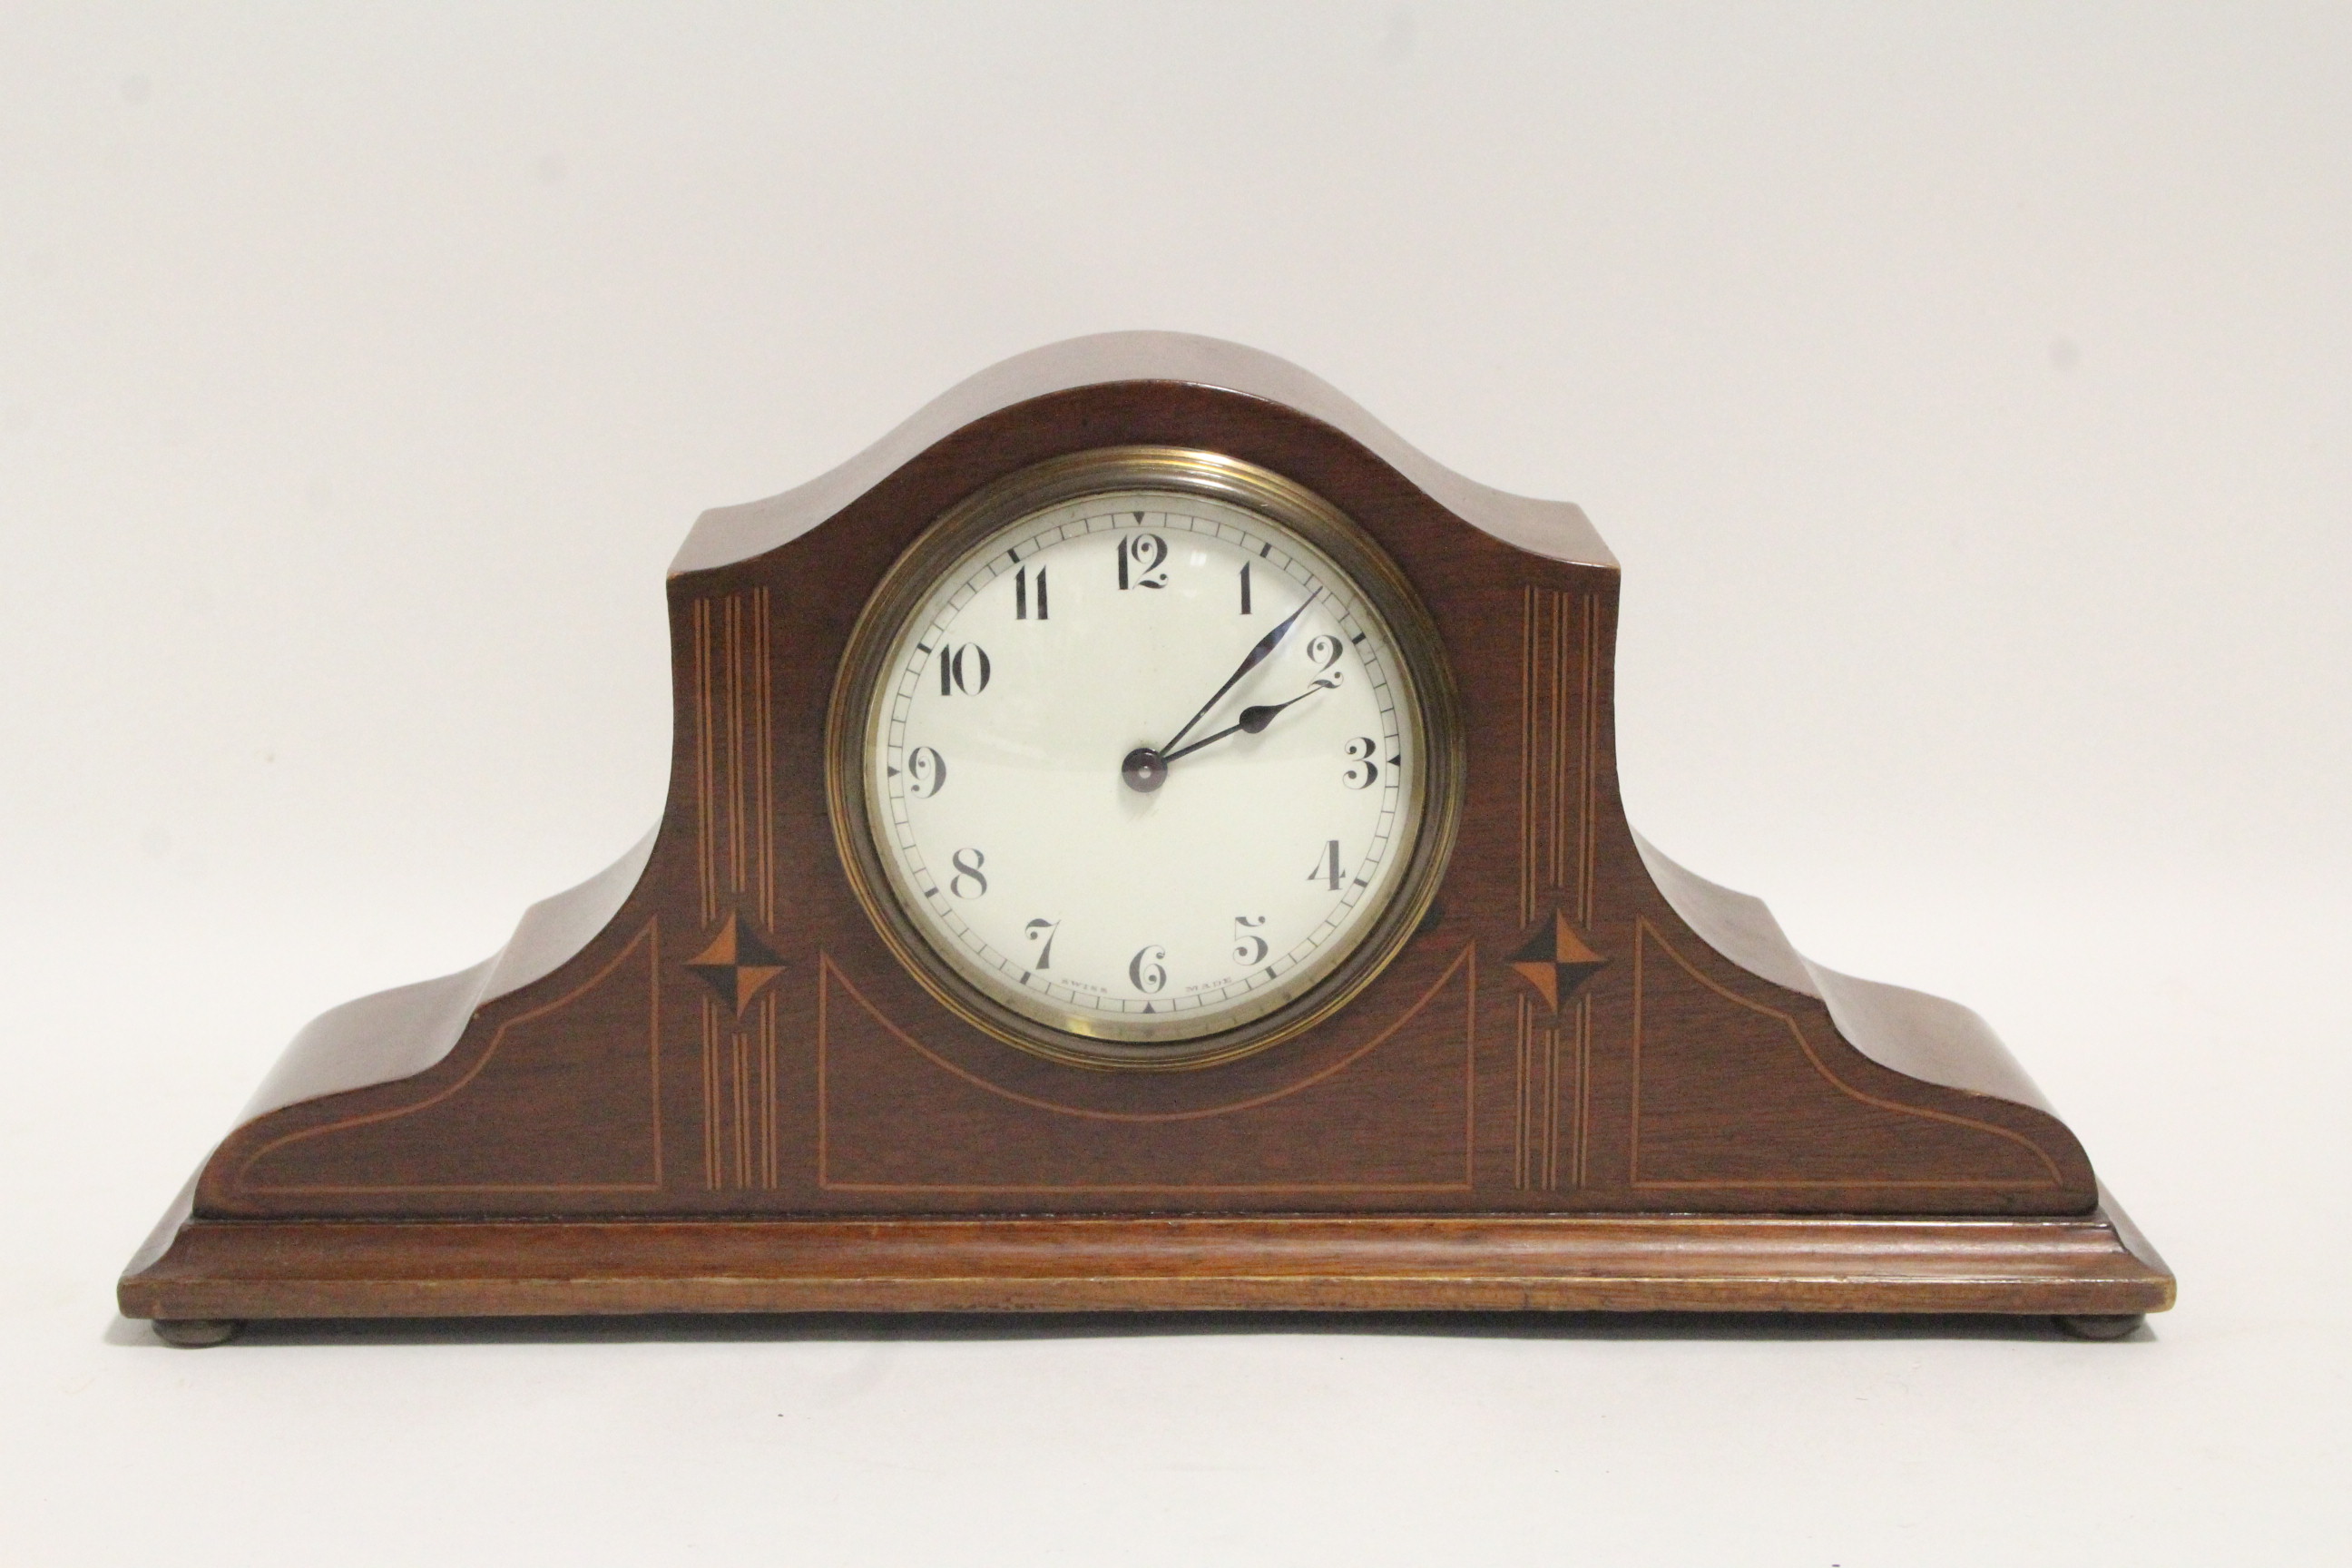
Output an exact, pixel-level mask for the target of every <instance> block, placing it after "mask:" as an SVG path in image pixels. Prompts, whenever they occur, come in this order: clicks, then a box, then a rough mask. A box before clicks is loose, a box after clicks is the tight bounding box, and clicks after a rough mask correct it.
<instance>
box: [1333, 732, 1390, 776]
mask: <svg viewBox="0 0 2352 1568" xmlns="http://www.w3.org/2000/svg"><path fill="white" fill-rule="evenodd" d="M1379 750H1380V747H1379V745H1378V744H1377V743H1375V742H1373V740H1372V738H1371V737H1370V735H1359V736H1357V737H1356V738H1355V739H1354V740H1352V741H1350V742H1348V760H1349V763H1351V764H1353V765H1352V766H1350V767H1349V769H1348V770H1347V772H1345V773H1341V774H1340V775H1339V782H1340V783H1341V784H1346V785H1347V786H1348V787H1349V789H1370V788H1371V787H1372V785H1373V784H1374V783H1375V782H1377V781H1378V780H1379V778H1380V776H1381V764H1380V763H1376V762H1374V761H1372V756H1373V753H1374V752H1378V751H1379Z"/></svg>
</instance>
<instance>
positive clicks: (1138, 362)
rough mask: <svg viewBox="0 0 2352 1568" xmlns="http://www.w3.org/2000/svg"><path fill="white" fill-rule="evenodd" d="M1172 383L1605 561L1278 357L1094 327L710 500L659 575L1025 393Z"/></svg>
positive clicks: (1556, 550)
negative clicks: (1341, 438) (803, 469)
mask: <svg viewBox="0 0 2352 1568" xmlns="http://www.w3.org/2000/svg"><path fill="white" fill-rule="evenodd" d="M1139 381H1140V382H1177V383H1181V384H1188V385H1195V386H1209V387H1215V388H1219V389H1221V390H1223V391H1228V392H1234V393H1238V394H1240V395H1244V396H1246V397H1256V398H1263V399H1265V401H1267V402H1271V403H1279V404H1283V405H1286V406H1288V407H1290V408H1293V409H1296V410H1297V411H1298V412H1299V413H1302V414H1305V415H1307V416H1310V417H1312V418H1315V419H1319V420H1321V421H1322V422H1323V423H1324V424H1326V425H1328V426H1331V427H1332V428H1334V429H1336V430H1338V431H1339V432H1340V433H1341V434H1342V435H1345V436H1347V437H1349V438H1350V439H1352V440H1354V441H1356V442H1357V443H1358V444H1359V445H1360V446H1362V447H1365V448H1366V449H1367V450H1369V451H1370V452H1371V453H1373V454H1374V455H1375V456H1377V457H1378V458H1381V460H1382V461H1383V462H1386V463H1387V464H1388V465H1389V466H1390V467H1391V468H1395V469H1396V470H1397V471H1398V472H1399V473H1401V474H1402V475H1403V476H1404V477H1405V478H1406V479H1410V480H1411V481H1412V483H1413V484H1415V485H1417V486H1419V487H1420V489H1422V490H1423V492H1425V493H1426V494H1427V495H1428V496H1429V497H1430V499H1431V500H1434V501H1436V502H1437V503H1438V504H1439V505H1441V506H1443V507H1444V508H1445V509H1446V510H1449V511H1451V512H1453V513H1454V515H1455V516H1456V517H1459V518H1461V519H1462V520H1463V521H1465V522H1468V523H1471V524H1473V525H1474V526H1475V527H1477V528H1480V529H1482V530H1484V531H1486V532H1487V533H1490V534H1492V535H1494V536H1495V537H1496V539H1499V540H1501V541H1503V542H1505V543H1507V544H1512V545H1516V546H1517V548H1519V549H1521V550H1525V551H1528V552H1532V553H1534V554H1537V555H1542V556H1547V557H1549V558H1550V559H1552V560H1555V561H1563V562H1568V563H1571V564H1575V565H1582V566H1600V567H1605V568H1610V569H1612V570H1613V569H1614V568H1615V567H1616V565H1617V558H1616V557H1615V556H1614V555H1612V554H1611V553H1610V551H1609V547H1608V545H1606V544H1604V543H1602V542H1601V535H1600V533H1599V532H1598V531H1596V530H1595V529H1594V528H1593V526H1592V523H1591V520H1590V519H1588V518H1587V517H1586V516H1585V515H1584V511H1583V509H1582V508H1580V507H1578V506H1576V505H1574V504H1573V503H1571V502H1569V501H1557V500H1534V499H1532V498H1529V497H1527V496H1516V495H1511V494H1509V493H1507V491H1503V490H1498V489H1490V488H1489V487H1487V486H1486V485H1482V484H1479V483H1478V482H1476V481H1475V480H1474V479H1465V478H1464V477H1463V476H1462V475H1460V474H1457V473H1455V472H1454V470H1453V469H1451V468H1447V467H1445V466H1444V464H1443V463H1440V462H1438V461H1437V460H1436V459H1434V458H1431V457H1430V456H1428V455H1427V454H1426V453H1424V452H1423V451H1421V450H1420V449H1419V448H1417V447H1414V446H1413V445H1412V443H1410V442H1408V441H1407V440H1405V439H1404V437H1402V436H1399V435H1398V434H1397V433H1396V432H1395V431H1393V430H1391V429H1390V428H1389V427H1388V426H1386V425H1383V424H1381V422H1380V421H1379V420H1378V419H1375V418H1374V417H1372V416H1371V415H1370V414H1369V413H1368V412H1366V411H1365V409H1364V408H1363V406H1362V405H1360V404H1358V403H1357V402H1356V401H1355V400H1354V399H1352V398H1350V397H1349V396H1347V395H1345V394H1343V393H1342V392H1340V391H1339V389H1338V388H1337V387H1335V386H1333V385H1331V384H1329V383H1328V382H1326V381H1324V380H1322V379H1321V378H1320V377H1318V376H1314V375H1310V374H1307V372H1306V371H1303V370H1301V369H1299V368H1298V367H1297V365H1295V364H1292V363H1290V362H1289V361H1287V360H1285V359H1280V358H1277V357H1276V356H1275V355H1273V354H1270V353H1261V352H1260V351H1258V350H1256V349H1252V348H1245V347H1244V346H1243V345H1242V344H1240V343H1232V342H1224V341H1223V340H1222V339H1219V338H1205V337H1196V336H1194V335H1192V334H1191V333H1188V332H1102V333H1097V334H1096V335H1094V336H1092V337H1084V338H1071V339H1068V340H1067V341H1066V342H1058V343H1050V344H1048V345H1046V346H1045V347H1044V348H1041V349H1033V350H1031V351H1030V352H1029V353H1023V354H1015V355H1014V356H1013V358H1011V359H1008V360H1005V361H1003V362H1002V363H998V364H994V365H992V366H990V367H989V368H988V369H986V370H983V371H982V372H981V373H980V374H977V375H974V376H971V377H970V378H969V379H967V380H965V381H963V382H961V383H960V384H957V385H956V386H954V387H952V388H950V390H949V391H948V392H946V393H945V394H943V395H940V396H939V397H936V398H933V399H932V400H931V401H930V402H929V403H928V404H926V405H924V406H923V407H922V408H921V409H920V410H919V411H918V412H917V413H916V414H915V415H914V416H913V417H911V418H909V419H908V420H907V421H905V422H904V423H903V424H901V425H899V426H898V428H897V429H895V430H892V431H891V432H890V433H889V434H888V435H887V436H885V437H882V438H881V439H880V440H879V441H877V442H875V443H874V445H872V446H871V447H867V448H866V450H864V451H863V452H860V453H859V454H857V456H856V457H854V458H850V459H849V461H847V462H845V463H844V464H842V465H841V466H840V467H838V468H834V469H832V470H831V471H829V472H827V473H824V474H822V475H820V476H818V477H817V478H816V479H811V480H810V481H809V482H808V483H806V484H804V485H800V486H797V487H796V488H794V489H789V490H786V491H785V492H784V493H783V494H782V495H779V496H772V497H770V498H769V499H768V500H759V501H751V502H747V503H746V504H744V505H741V506H728V507H714V508H712V509H711V510H709V511H706V512H704V513H703V514H702V515H701V517H699V518H698V519H697V520H696V521H695V524H694V529H693V531H692V532H690V533H688V535H687V538H686V542H685V543H684V544H683V545H681V546H680V547H679V549H678V552H677V558H676V559H674V560H673V561H672V562H671V563H670V568H669V572H670V575H671V576H673V577H676V576H679V575H682V574H686V573H688V572H706V571H710V570H713V569H715V568H718V567H721V566H730V565H733V564H734V563H737V562H740V561H748V560H750V559H751V557H753V556H756V555H762V554H765V553H766V552H769V551H771V550H773V549H775V548H776V547H777V546H779V545H782V544H787V543H790V542H792V541H793V540H794V539H797V538H799V537H800V536H801V535H802V534H803V533H805V532H807V531H809V530H810V529H812V528H814V527H815V526H816V525H817V524H819V523H821V522H823V521H825V520H826V519H827V518H829V517H832V516H833V515H835V513H837V512H839V511H840V510H842V509H843V508H844V507H845V506H847V505H848V504H849V503H850V502H852V501H854V500H856V499H857V498H858V497H859V496H861V495H863V494H865V493H866V491H867V490H869V489H873V488H874V487H875V486H876V485H877V484H879V483H880V482H881V481H882V480H884V479H887V478H888V477H889V476H890V474H892V473H893V472H895V471H896V470H897V469H898V468H900V467H901V466H903V465H904V464H906V463H907V462H908V461H909V460H911V459H912V458H915V457H916V456H918V455H919V454H920V453H921V452H923V451H924V450H925V449H927V448H929V447H931V446H932V445H934V444H935V443H937V442H939V441H940V440H942V439H943V438H945V437H948V436H949V435H950V434H952V433H953V432H955V431H957V430H960V429H961V428H962V427H963V426H967V425H969V424H971V422H972V421H974V420H976V419H982V418H985V417H987V416H989V415H992V414H994V413H996V412H997V411H999V410H1000V409H1004V408H1010V407H1012V406H1013V405H1016V404H1021V403H1026V402H1029V401H1031V400H1032V399H1034V398H1039V397H1045V396H1050V395H1053V394H1055V393H1060V392H1069V391H1073V390H1075V389H1076V388H1079V387H1085V386H1099V385H1105V384H1114V383H1119V382H1139Z"/></svg>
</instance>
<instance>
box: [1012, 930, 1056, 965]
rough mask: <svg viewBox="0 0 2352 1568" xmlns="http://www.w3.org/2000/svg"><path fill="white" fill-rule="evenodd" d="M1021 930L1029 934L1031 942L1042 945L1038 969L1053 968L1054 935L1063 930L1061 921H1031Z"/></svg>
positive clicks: (1039, 951) (1038, 955) (1038, 954)
mask: <svg viewBox="0 0 2352 1568" xmlns="http://www.w3.org/2000/svg"><path fill="white" fill-rule="evenodd" d="M1021 929H1022V930H1023V931H1027V932H1028V933H1029V940H1030V941H1031V942H1039V943H1041V944H1042V945H1041V946H1040V947H1039V948H1038V949H1037V967H1038V968H1040V969H1051V968H1053V967H1054V933H1055V931H1060V930H1061V929H1062V922H1061V921H1043V920H1040V921H1030V922H1029V923H1028V924H1027V925H1025V926H1023V927H1022V928H1021Z"/></svg>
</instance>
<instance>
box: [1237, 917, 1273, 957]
mask: <svg viewBox="0 0 2352 1568" xmlns="http://www.w3.org/2000/svg"><path fill="white" fill-rule="evenodd" d="M1264 924H1265V916H1264V915H1235V916H1234V963H1238V964H1240V965H1241V966H1242V967H1243V968H1244V969H1255V968H1256V967H1257V966H1258V965H1259V964H1261V963H1265V955H1266V953H1267V952H1268V951H1270V950H1269V949H1268V948H1267V947H1266V944H1265V938H1264V937H1262V936H1260V935H1258V934H1257V928H1258V927H1259V926H1262V925H1264Z"/></svg>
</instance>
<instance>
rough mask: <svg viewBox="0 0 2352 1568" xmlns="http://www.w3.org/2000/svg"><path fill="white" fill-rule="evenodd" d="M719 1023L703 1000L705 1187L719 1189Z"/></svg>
mask: <svg viewBox="0 0 2352 1568" xmlns="http://www.w3.org/2000/svg"><path fill="white" fill-rule="evenodd" d="M716 1023H717V1020H716V1019H714V1018H713V1017H712V1016H711V1003H710V998H709V997H708V996H706V997H704V998H703V999H702V1184H703V1185H704V1186H706V1187H709V1188H710V1189H711V1190H712V1191H714V1192H715V1191H717V1190H718V1187H719V1063H718V1059H717V1057H718V1049H719V1047H718V1031H717V1029H716V1027H715V1025H716Z"/></svg>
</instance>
